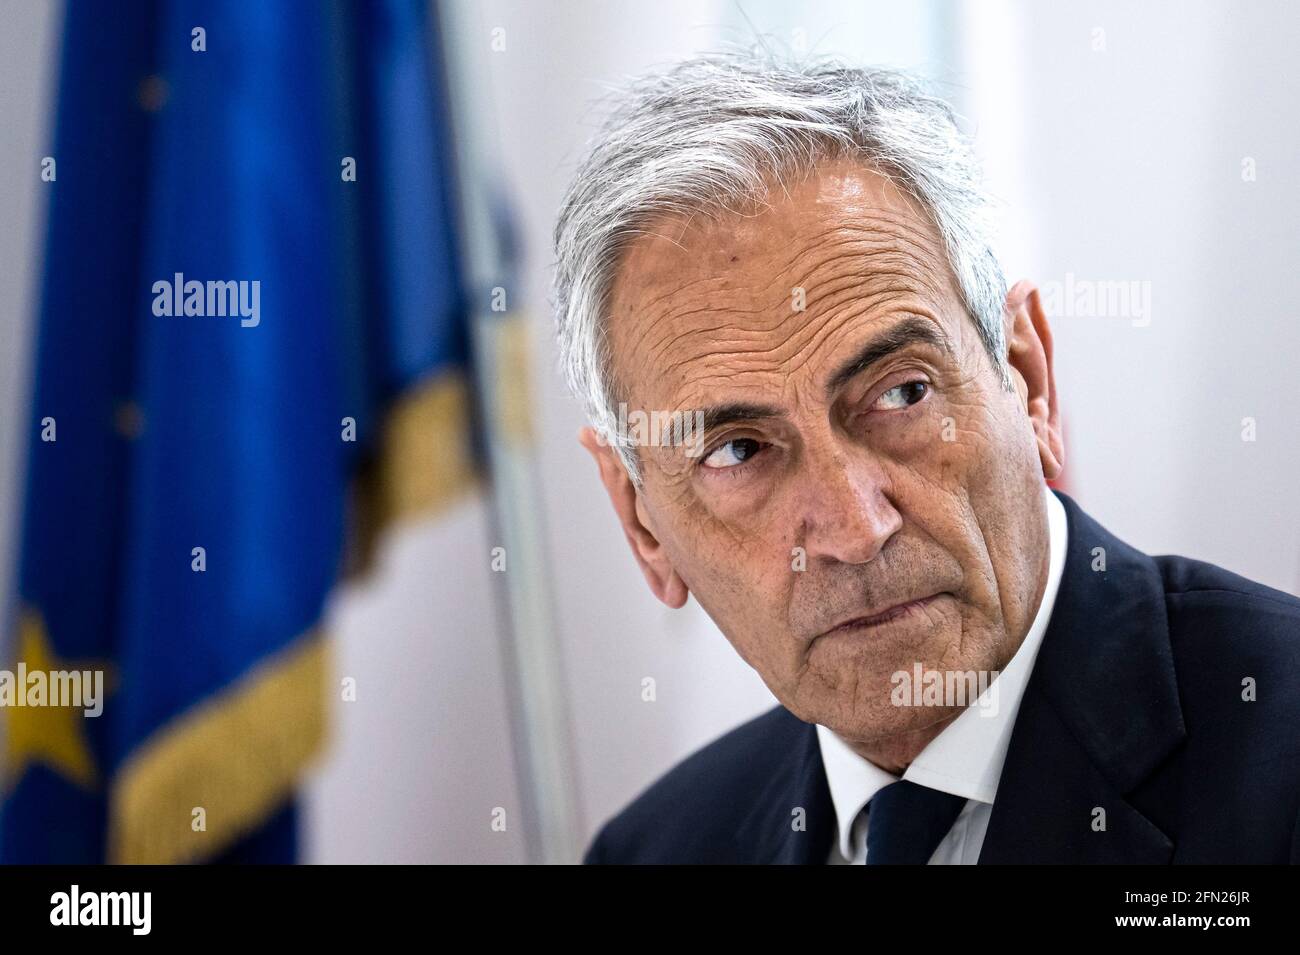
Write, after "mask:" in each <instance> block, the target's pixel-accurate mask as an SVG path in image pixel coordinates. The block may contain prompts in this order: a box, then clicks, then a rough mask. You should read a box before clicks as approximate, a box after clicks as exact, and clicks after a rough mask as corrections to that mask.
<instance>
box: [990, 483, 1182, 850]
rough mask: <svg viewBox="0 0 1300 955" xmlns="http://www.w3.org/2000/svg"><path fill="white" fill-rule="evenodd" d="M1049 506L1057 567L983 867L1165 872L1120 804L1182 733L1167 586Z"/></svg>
mask: <svg viewBox="0 0 1300 955" xmlns="http://www.w3.org/2000/svg"><path fill="white" fill-rule="evenodd" d="M1057 496H1058V497H1059V498H1060V499H1061V502H1062V503H1063V504H1064V505H1065V512H1066V517H1067V520H1068V525H1069V544H1068V548H1067V552H1066V559H1065V569H1064V571H1063V574H1062V578H1061V584H1060V588H1059V590H1058V592H1057V597H1056V604H1055V605H1054V607H1053V610H1052V617H1051V621H1050V622H1049V623H1048V628H1047V632H1046V634H1045V635H1044V637H1043V643H1042V645H1041V646H1040V647H1039V651H1038V657H1037V659H1036V661H1035V664H1034V669H1033V672H1032V674H1031V675H1030V678H1029V683H1028V685H1027V686H1026V688H1025V695H1024V697H1023V699H1022V701H1021V705H1020V711H1019V714H1018V715H1017V717H1016V725H1015V728H1014V729H1013V730H1012V734H1011V742H1010V746H1009V748H1008V751H1007V758H1006V762H1005V764H1004V765H1003V768H1002V775H1001V777H1000V779H999V782H998V790H997V795H996V798H995V799H994V803H993V811H992V814H991V816H990V818H989V826H988V830H987V832H986V833H985V838H984V846H983V849H982V850H981V852H980V858H979V861H980V863H981V864H986V863H1008V862H1013V863H1022V862H1035V863H1042V862H1070V863H1100V862H1111V863H1164V862H1168V861H1169V859H1170V857H1171V856H1172V854H1173V848H1174V847H1173V842H1172V841H1171V840H1170V839H1169V837H1168V836H1167V835H1166V834H1165V833H1164V832H1162V831H1161V829H1160V828H1159V827H1158V826H1157V825H1156V824H1155V823H1153V822H1152V821H1151V820H1150V819H1148V818H1147V817H1146V816H1144V815H1143V814H1142V813H1141V812H1139V811H1138V810H1137V809H1136V808H1135V807H1134V806H1133V805H1132V804H1131V802H1130V801H1129V799H1128V798H1127V797H1130V796H1131V795H1132V793H1133V791H1134V790H1135V789H1137V788H1138V786H1139V785H1140V784H1141V783H1142V781H1143V780H1144V779H1146V778H1147V777H1148V776H1149V775H1150V774H1151V773H1152V772H1153V771H1154V770H1155V769H1156V768H1157V767H1158V766H1159V765H1160V763H1161V762H1162V761H1163V760H1164V759H1165V758H1166V757H1168V756H1169V755H1170V754H1171V753H1172V752H1173V751H1174V750H1175V749H1176V748H1177V747H1178V745H1179V744H1180V743H1181V742H1182V740H1183V738H1184V737H1185V735H1186V730H1185V727H1184V725H1183V718H1182V708H1181V707H1180V705H1179V702H1178V686H1177V682H1176V678H1175V675H1174V667H1173V657H1172V652H1171V649H1170V646H1169V632H1168V624H1167V617H1166V610H1165V597H1164V585H1163V581H1162V579H1161V577H1160V573H1159V571H1158V569H1157V568H1156V565H1155V563H1154V562H1153V561H1152V560H1151V559H1150V558H1149V557H1147V556H1146V555H1145V554H1143V553H1141V552H1140V551H1137V550H1134V549H1133V548H1131V547H1129V546H1128V545H1127V544H1125V543H1124V542H1123V541H1121V540H1119V539H1118V538H1116V537H1115V536H1114V535H1112V534H1110V533H1109V532H1108V531H1106V530H1105V528H1103V527H1101V525H1099V524H1098V523H1097V522H1096V521H1094V520H1092V519H1091V518H1090V517H1088V515H1086V514H1085V513H1083V511H1081V510H1080V509H1079V506H1078V505H1077V504H1075V503H1074V501H1073V500H1071V499H1070V498H1069V497H1067V496H1066V495H1064V494H1060V493H1059V492H1058V493H1057ZM1098 548H1100V550H1098ZM1102 559H1104V562H1105V563H1104V567H1105V569H1104V570H1102V569H1100V568H1101V566H1102V565H1101V560H1102ZM1103 827H1104V828H1103Z"/></svg>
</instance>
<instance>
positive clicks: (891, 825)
mask: <svg viewBox="0 0 1300 955" xmlns="http://www.w3.org/2000/svg"><path fill="white" fill-rule="evenodd" d="M964 805H966V799H965V797H963V796H954V795H952V794H951V793H945V792H940V791H939V790H937V789H931V788H930V787H929V786H919V785H917V784H916V783H913V782H909V781H908V780H906V779H901V780H899V781H898V782H896V783H890V784H889V785H888V786H886V787H885V788H884V789H882V790H880V791H879V792H878V793H876V794H875V795H874V796H872V797H871V802H870V803H868V806H867V865H925V864H926V863H927V862H929V861H930V856H932V855H933V854H934V850H935V849H936V848H937V847H938V845H939V843H940V842H942V841H943V837H944V836H945V835H947V833H948V830H949V829H951V828H952V824H953V822H954V821H956V819H957V814H958V813H960V812H961V807H962V806H964Z"/></svg>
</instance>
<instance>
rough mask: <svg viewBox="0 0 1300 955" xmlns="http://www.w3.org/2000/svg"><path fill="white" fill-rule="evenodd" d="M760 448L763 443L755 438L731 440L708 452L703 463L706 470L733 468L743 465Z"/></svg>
mask: <svg viewBox="0 0 1300 955" xmlns="http://www.w3.org/2000/svg"><path fill="white" fill-rule="evenodd" d="M762 448H763V442H761V441H759V440H757V439H756V438H732V439H731V440H730V441H726V442H724V443H722V444H720V445H718V446H717V447H716V448H714V449H713V450H712V451H710V452H709V454H708V456H707V457H705V459H704V462H703V463H704V466H705V467H706V468H717V469H725V468H734V467H735V466H736V465H738V464H744V463H745V462H746V461H748V460H749V459H750V458H752V457H753V456H754V455H756V454H757V453H758V452H759V451H761V450H762Z"/></svg>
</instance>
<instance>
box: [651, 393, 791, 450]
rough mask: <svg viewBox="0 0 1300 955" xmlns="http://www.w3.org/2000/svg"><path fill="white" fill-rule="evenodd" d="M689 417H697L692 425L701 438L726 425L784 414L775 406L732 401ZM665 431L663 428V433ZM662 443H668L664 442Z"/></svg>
mask: <svg viewBox="0 0 1300 955" xmlns="http://www.w3.org/2000/svg"><path fill="white" fill-rule="evenodd" d="M688 414H689V415H692V416H694V415H698V416H699V417H698V419H696V420H697V423H696V424H694V425H693V427H694V428H695V430H696V432H697V433H698V435H700V436H703V435H707V434H711V433H712V432H713V431H714V430H716V429H718V428H723V427H726V426H727V425H733V424H740V423H741V422H745V421H767V420H770V419H772V418H784V417H786V413H785V411H784V410H783V409H781V408H778V407H777V406H776V405H762V404H753V403H751V402H748V401H733V402H729V403H727V404H725V405H713V406H711V407H708V408H698V409H696V410H695V411H691V412H688ZM666 432H667V429H666V428H665V433H666ZM663 443H665V444H667V443H669V442H668V441H667V440H665V441H664V442H663Z"/></svg>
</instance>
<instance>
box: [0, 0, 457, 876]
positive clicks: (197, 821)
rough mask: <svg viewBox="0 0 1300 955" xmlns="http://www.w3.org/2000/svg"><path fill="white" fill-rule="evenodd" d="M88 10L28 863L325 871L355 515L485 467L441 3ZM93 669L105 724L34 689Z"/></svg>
mask: <svg viewBox="0 0 1300 955" xmlns="http://www.w3.org/2000/svg"><path fill="white" fill-rule="evenodd" d="M66 16H67V21H66V24H65V27H64V40H63V51H62V63H61V69H60V81H59V105H58V118H57V125H56V130H55V142H54V147H53V151H52V153H51V156H50V157H49V158H50V160H52V162H50V161H48V160H47V163H46V164H45V167H46V168H43V172H45V174H46V175H45V178H46V184H45V188H46V189H47V190H48V191H47V196H48V203H49V205H48V209H49V213H48V215H49V227H48V229H49V231H48V240H47V247H46V254H45V265H44V269H45V272H44V279H43V287H42V296H41V306H40V315H39V330H38V342H37V351H36V357H35V361H34V369H35V383H34V388H33V392H32V396H31V402H30V408H29V414H30V420H31V440H30V445H29V453H28V465H27V490H26V501H25V510H24V521H23V531H22V538H21V546H22V550H21V554H20V557H19V581H18V600H17V615H18V619H17V620H16V621H15V622H14V623H15V626H14V627H12V628H11V630H12V633H13V635H14V636H13V639H11V640H10V641H9V644H8V648H7V649H8V651H9V652H8V653H7V655H6V656H7V659H8V661H9V663H8V664H6V666H7V668H8V669H9V670H10V671H13V672H15V673H16V672H17V667H19V666H20V665H21V666H22V667H23V669H24V670H25V671H26V673H27V674H28V676H27V678H26V683H25V685H23V686H15V685H13V684H11V686H10V688H11V689H15V690H16V691H17V692H18V695H19V696H22V697H23V699H21V700H18V699H15V700H14V701H9V705H7V706H6V708H5V710H4V711H3V716H4V718H5V719H6V739H7V742H6V757H5V760H4V772H5V778H4V788H3V793H2V794H0V798H2V799H3V803H2V804H0V859H2V860H3V861H5V862H65V863H77V862H101V861H121V862H174V861H293V859H294V858H295V857H296V853H297V847H296V842H297V840H296V814H295V808H294V805H295V804H294V790H295V786H296V784H297V782H298V780H299V779H300V777H301V773H302V770H303V768H304V766H306V765H307V763H308V762H309V761H310V760H311V759H312V758H314V757H315V756H316V754H317V753H318V752H319V751H320V749H321V746H322V743H323V741H324V740H325V738H326V736H327V728H328V725H329V722H330V712H331V710H332V709H333V707H335V706H337V705H345V704H340V703H339V702H338V701H339V700H340V698H341V694H340V689H339V686H340V684H339V680H338V679H336V678H335V677H334V676H333V675H332V674H331V672H330V669H329V661H328V656H327V652H326V648H327V645H328V644H327V641H326V640H325V637H324V634H323V633H322V632H321V622H322V621H321V618H322V612H323V608H324V605H325V601H326V598H327V595H328V593H329V591H330V590H331V588H332V587H333V586H334V585H335V583H336V582H337V581H338V579H339V577H340V572H341V570H342V567H343V563H344V557H345V541H346V539H347V536H348V531H349V527H355V525H356V523H357V521H358V520H360V519H362V518H364V519H368V520H379V521H385V520H390V519H392V518H394V517H399V516H401V515H402V514H404V513H409V512H410V511H412V510H417V509H420V508H422V507H425V506H428V505H429V504H430V503H436V499H438V498H439V497H443V496H446V495H447V494H450V493H453V492H454V491H455V490H456V489H458V488H460V487H462V486H466V485H467V484H469V483H470V482H472V481H473V472H474V455H473V442H472V440H471V435H472V430H471V428H470V426H469V422H470V420H471V417H472V415H471V410H472V402H471V401H470V400H469V394H470V391H469V388H468V386H467V384H466V372H465V369H466V368H467V364H468V359H467V356H468V341H467V335H466V332H465V305H464V294H463V290H462V283H461V277H460V269H459V264H458V257H457V252H456V240H455V236H456V206H455V202H454V195H455V190H454V186H453V183H454V181H455V179H454V169H453V168H452V163H451V159H450V156H451V150H450V142H449V135H450V134H449V131H448V130H449V124H448V121H447V104H446V102H445V93H444V89H445V86H444V82H443V77H442V75H441V73H440V67H439V65H438V64H439V61H438V58H437V55H436V54H437V46H438V39H437V36H438V35H437V25H436V24H435V23H430V22H429V16H428V12H427V5H426V4H425V3H422V2H418V0H389V2H382V3H376V4H372V5H367V6H364V7H363V6H362V5H355V6H354V5H351V4H346V5H345V4H327V3H323V4H293V3H279V2H273V3H246V2H237V0H230V2H217V3H213V2H179V0H178V2H159V3H132V4H125V5H118V4H113V5H110V4H69V5H68V9H67V14H66ZM358 481H360V483H359V484H358ZM358 487H359V488H360V489H361V490H362V491H363V492H364V505H365V506H364V507H361V508H359V509H358V508H353V509H350V508H349V500H350V499H353V500H355V493H356V491H357V489H358ZM71 673H76V674H78V675H82V676H85V686H84V687H83V690H86V688H87V687H90V688H93V686H94V681H95V679H97V678H96V677H95V676H94V675H95V674H100V675H101V676H100V677H99V679H102V683H103V692H102V697H103V698H102V700H101V702H102V712H101V713H100V714H98V715H93V714H92V712H91V709H92V708H91V707H88V706H68V705H62V706H52V705H48V704H49V703H52V702H55V701H54V700H53V699H47V700H46V701H45V702H46V704H47V705H37V704H35V703H34V702H33V696H32V692H31V681H32V679H33V676H32V674H48V675H51V676H49V678H48V679H49V681H50V682H47V684H46V686H47V688H49V687H53V686H55V685H56V684H57V683H58V682H59V677H57V676H53V675H54V674H71ZM66 684H67V679H66V678H65V679H64V685H65V686H66ZM86 695H93V693H90V692H89V691H87V693H86ZM83 702H84V701H83ZM28 704H31V705H28Z"/></svg>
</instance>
